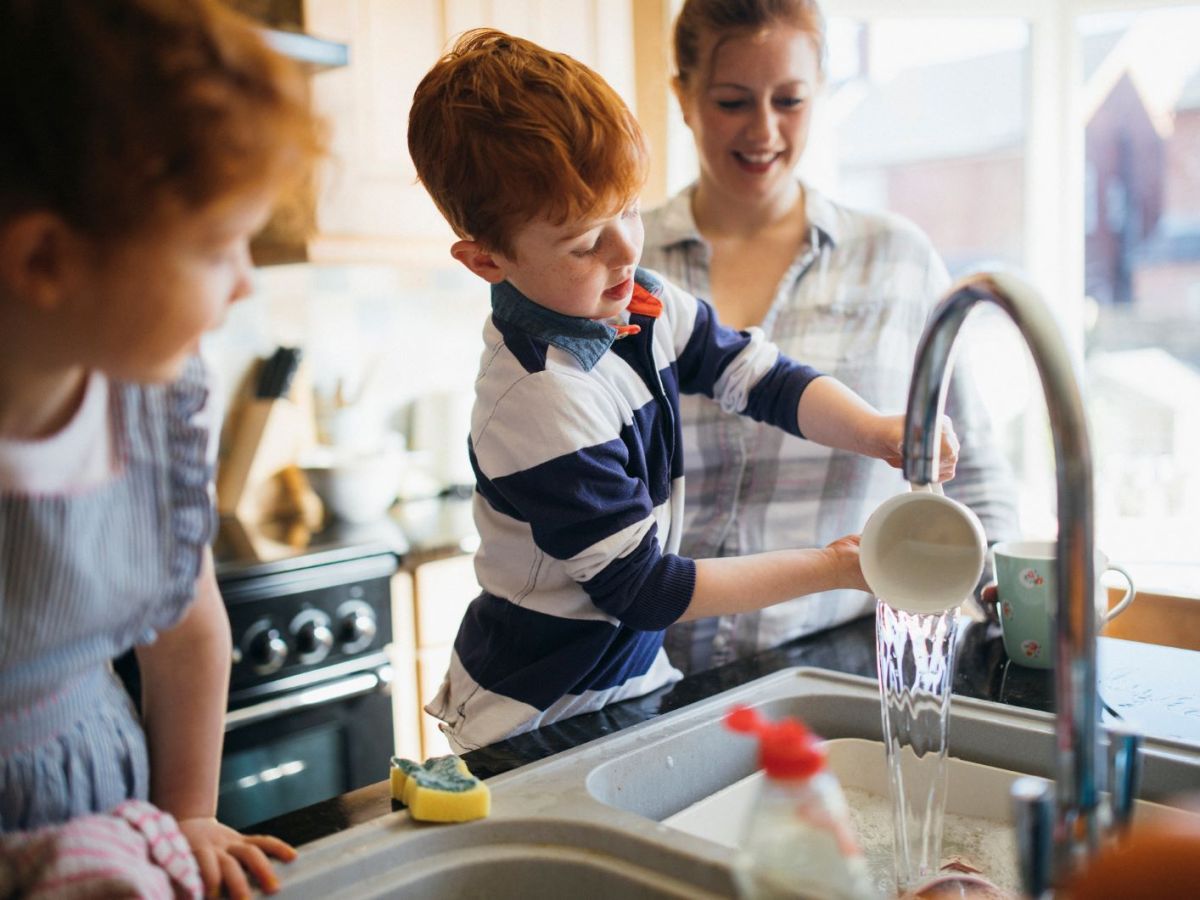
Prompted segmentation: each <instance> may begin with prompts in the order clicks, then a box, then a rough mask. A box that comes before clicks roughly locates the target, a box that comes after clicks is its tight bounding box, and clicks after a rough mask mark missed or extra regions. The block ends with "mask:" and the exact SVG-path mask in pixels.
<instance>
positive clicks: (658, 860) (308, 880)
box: [282, 668, 1200, 898]
mask: <svg viewBox="0 0 1200 900" xmlns="http://www.w3.org/2000/svg"><path fill="white" fill-rule="evenodd" d="M735 704H749V705H752V706H755V707H757V708H758V709H759V711H760V712H761V713H763V714H764V715H766V716H768V717H770V718H778V717H781V716H798V717H800V718H802V719H804V721H805V722H806V723H807V724H808V725H809V727H810V728H812V729H813V730H814V731H816V732H817V733H818V734H821V735H822V736H823V737H825V738H826V739H827V740H828V745H829V750H830V760H831V767H832V768H833V769H834V771H835V773H837V774H838V775H839V778H840V779H841V780H842V782H843V786H844V787H846V788H847V793H848V798H849V800H850V803H851V806H852V807H854V808H855V810H856V815H857V814H858V813H859V812H861V810H858V809H857V807H859V806H865V805H866V804H868V803H874V804H876V805H878V804H879V803H882V802H883V801H882V800H881V798H882V797H886V784H887V774H886V766H885V763H884V754H883V745H882V743H881V727H880V715H879V700H878V691H877V687H876V684H875V682H874V680H872V679H866V678H860V677H856V676H852V675H842V674H838V673H832V672H828V671H824V670H815V669H805V668H797V669H788V670H784V671H781V672H776V673H774V674H772V675H769V676H767V677H765V678H761V679H759V680H757V681H753V682H750V683H748V684H745V685H742V686H740V687H738V688H735V689H732V690H730V691H727V692H725V693H723V694H720V695H718V696H716V697H712V698H710V699H708V700H705V701H702V702H700V703H696V704H693V705H692V706H688V707H686V708H684V709H680V710H676V711H675V712H672V713H669V714H667V715H664V716H661V717H659V718H656V719H653V720H650V721H648V722H643V723H641V724H640V725H636V726H634V727H632V728H629V729H626V730H624V731H621V732H619V733H617V734H614V735H610V736H607V737H604V738H600V739H598V740H595V741H592V742H590V743H587V744H584V745H582V746H580V747H577V748H575V749H573V750H570V751H567V752H565V753H560V754H558V755H557V756H553V757H550V758H548V759H545V760H542V761H540V762H537V763H533V764H531V765H528V766H525V767H523V768H520V769H516V770H514V771H511V772H507V773H505V774H503V775H498V776H496V777H495V778H492V779H490V780H489V781H488V785H489V787H490V788H491V792H492V814H491V816H490V817H489V818H487V819H484V820H481V821H477V822H469V823H465V824H458V825H430V824H424V823H419V822H413V821H412V820H410V819H409V818H408V815H407V813H405V812H403V811H400V812H396V813H392V814H389V815H385V816H383V817H381V818H379V819H376V820H374V821H371V822H368V823H366V824H363V825H358V826H355V827H353V828H350V829H347V830H345V831H342V832H339V833H338V834H335V835H331V836H329V837H327V838H324V839H322V840H319V841H316V842H314V843H311V844H308V845H306V846H305V847H304V848H303V850H302V852H301V854H300V857H299V859H297V860H296V861H295V862H294V863H292V864H290V865H288V866H287V867H285V868H284V869H283V872H282V874H283V879H282V880H283V890H284V896H305V897H314V896H319V897H322V898H335V897H387V896H399V895H403V896H408V897H419V896H454V897H489V898H506V897H523V898H540V897H547V898H550V897H555V898H557V897H563V896H571V897H584V898H586V897H614V896H619V897H622V898H625V897H636V898H675V897H680V898H681V897H698V898H705V897H730V896H733V894H734V882H733V877H732V874H731V864H732V861H733V859H734V854H735V852H736V851H735V847H734V844H735V841H736V837H735V836H736V834H737V829H738V826H737V824H736V823H737V822H738V821H739V818H738V817H739V816H741V815H743V814H744V812H745V810H746V809H747V808H748V804H749V802H750V798H751V795H752V791H753V787H754V779H755V778H756V777H758V776H756V769H757V766H756V748H755V742H754V741H752V740H748V739H747V738H746V737H744V736H741V735H737V734H734V733H732V732H729V731H727V730H726V729H725V727H724V726H723V724H722V721H721V720H722V718H723V716H724V714H725V712H726V711H727V710H728V709H729V708H730V707H732V706H733V705H735ZM1053 745H1054V720H1053V717H1052V716H1050V715H1048V714H1045V713H1039V712H1034V711H1028V710H1021V709H1015V708H1013V707H1008V706H1002V705H999V704H994V703H987V702H984V701H979V700H972V699H968V698H961V697H955V698H954V701H953V703H952V705H951V724H950V752H951V766H950V787H949V794H948V805H947V813H948V819H947V830H946V848H947V851H948V852H951V853H953V852H954V848H955V847H956V846H957V845H956V843H955V841H956V839H957V837H956V835H955V834H953V831H954V829H955V828H956V827H960V824H961V827H962V828H964V829H976V830H981V832H980V833H981V834H984V835H985V843H987V844H988V845H989V846H991V847H993V849H995V847H996V845H997V842H998V841H1000V840H1001V839H1003V840H1004V841H1011V834H1010V833H1009V831H1008V827H1007V824H1006V822H1007V818H1008V812H1007V806H1008V800H1007V790H1008V785H1009V784H1010V783H1011V781H1012V780H1013V779H1014V778H1015V777H1017V776H1018V775H1036V776H1041V777H1049V776H1050V774H1051V772H1050V769H1051V760H1052V751H1053ZM1197 784H1200V747H1197V746H1195V745H1191V744H1185V743H1182V742H1175V741H1167V740H1157V739H1151V738H1147V739H1146V742H1145V750H1144V776H1143V780H1142V791H1141V796H1142V797H1143V798H1145V799H1146V800H1150V801H1157V802H1160V803H1167V804H1169V803H1170V802H1171V798H1172V796H1174V795H1176V794H1179V793H1181V792H1183V791H1184V790H1187V789H1193V790H1194V789H1195V786H1196V785H1197ZM885 808H886V807H885ZM1147 812H1149V813H1151V814H1152V812H1153V807H1152V806H1145V808H1144V809H1143V810H1142V811H1139V815H1142V814H1146V813H1147ZM989 829H990V830H989ZM989 835H992V836H995V840H993V839H992V838H991V837H989ZM885 837H886V841H887V842H890V831H889V832H888V833H887V834H886V836H885ZM864 843H867V842H864ZM1000 855H1001V856H1002V857H1007V856H1008V854H1007V850H1006V848H1001V853H1000ZM968 856H969V854H968ZM1014 865H1015V861H1014ZM989 874H991V873H989ZM995 875H996V877H997V879H998V881H1000V882H1002V883H1009V884H1012V882H1013V879H1014V878H1015V876H1014V875H1013V874H1012V871H1011V870H1007V871H1005V872H997V873H995Z"/></svg>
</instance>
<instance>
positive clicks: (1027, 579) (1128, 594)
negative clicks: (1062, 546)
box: [992, 541, 1135, 669]
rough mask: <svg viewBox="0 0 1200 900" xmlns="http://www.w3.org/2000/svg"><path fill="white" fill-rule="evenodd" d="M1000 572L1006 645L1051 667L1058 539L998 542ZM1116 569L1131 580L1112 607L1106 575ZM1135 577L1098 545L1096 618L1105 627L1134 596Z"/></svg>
mask: <svg viewBox="0 0 1200 900" xmlns="http://www.w3.org/2000/svg"><path fill="white" fill-rule="evenodd" d="M992 555H993V557H994V560H995V572H996V592H997V597H996V607H997V612H998V613H999V614H1000V630H1001V633H1002V634H1003V636H1004V650H1005V652H1006V653H1008V657H1009V659H1011V660H1012V661H1013V662H1015V663H1017V664H1018V665H1022V666H1029V667H1030V668H1034V669H1049V668H1050V667H1051V666H1052V665H1053V659H1052V656H1053V644H1054V635H1053V634H1051V630H1050V623H1051V621H1052V618H1053V615H1052V613H1053V606H1054V604H1055V603H1056V602H1057V599H1056V598H1057V596H1058V590H1057V587H1056V584H1057V578H1056V575H1055V572H1054V561H1055V559H1056V558H1057V548H1056V545H1055V543H1054V541H1005V542H1003V543H1000V544H996V546H994V547H993V548H992ZM1105 572H1116V573H1118V574H1119V575H1121V576H1122V577H1123V578H1124V579H1125V580H1126V581H1127V582H1128V585H1129V586H1128V587H1127V588H1126V590H1125V596H1123V597H1122V598H1121V600H1120V602H1119V603H1117V604H1116V605H1115V606H1114V607H1113V608H1112V609H1108V608H1107V607H1108V603H1107V598H1108V592H1107V591H1106V590H1105V589H1104V588H1102V587H1101V586H1100V576H1101V575H1103V574H1104V573H1105ZM1134 591H1135V588H1134V585H1133V578H1132V577H1130V575H1129V573H1128V572H1126V571H1125V570H1124V569H1123V568H1121V567H1120V566H1118V565H1115V564H1113V563H1110V562H1109V561H1108V557H1107V556H1105V555H1104V554H1103V553H1101V552H1100V551H1099V550H1097V551H1096V622H1097V626H1098V628H1103V627H1104V625H1106V624H1107V623H1108V622H1110V621H1112V619H1113V618H1115V617H1116V616H1118V615H1120V614H1121V613H1122V612H1124V611H1125V609H1126V608H1127V607H1128V606H1129V604H1130V603H1132V602H1133V597H1134Z"/></svg>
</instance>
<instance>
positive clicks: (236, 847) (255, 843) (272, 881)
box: [179, 818, 296, 898]
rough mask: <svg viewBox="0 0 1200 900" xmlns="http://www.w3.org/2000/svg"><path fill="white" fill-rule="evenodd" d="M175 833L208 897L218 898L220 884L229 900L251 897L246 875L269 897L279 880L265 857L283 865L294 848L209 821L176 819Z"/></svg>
mask: <svg viewBox="0 0 1200 900" xmlns="http://www.w3.org/2000/svg"><path fill="white" fill-rule="evenodd" d="M179 830H180V831H182V832H183V836H184V837H185V838H187V842H188V844H189V845H190V846H191V848H192V853H193V854H194V855H195V857H196V863H197V864H198V865H199V867H200V877H201V878H203V879H204V891H205V894H206V895H208V896H209V897H217V896H220V893H221V887H222V885H223V886H224V887H225V892H226V893H227V894H228V895H229V896H230V897H235V898H243V897H245V898H249V897H251V896H252V893H251V890H250V882H249V880H248V879H247V877H246V873H247V872H249V873H250V874H251V875H253V876H254V880H255V881H257V882H258V883H259V885H260V886H261V887H262V889H263V891H264V892H265V893H268V894H273V893H275V892H276V891H277V890H279V879H278V878H277V877H276V875H275V868H274V866H272V865H271V861H270V860H269V859H267V854H270V855H271V856H273V857H275V858H276V859H280V860H283V861H284V862H291V861H292V860H293V859H295V858H296V850H295V848H294V847H292V845H291V844H288V843H285V842H284V841H281V840H280V839H279V838H276V837H271V836H269V835H265V834H241V833H239V832H237V831H234V830H233V829H232V828H230V827H228V826H227V825H222V824H221V823H220V822H218V821H217V820H216V819H212V818H195V819H180V820H179Z"/></svg>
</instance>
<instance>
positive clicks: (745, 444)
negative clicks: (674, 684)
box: [642, 186, 1017, 672]
mask: <svg viewBox="0 0 1200 900" xmlns="http://www.w3.org/2000/svg"><path fill="white" fill-rule="evenodd" d="M693 190H694V186H693V187H692V188H688V189H686V190H684V191H683V192H681V193H679V194H677V195H676V196H675V197H673V198H672V199H670V200H669V201H668V202H667V203H665V204H664V205H663V206H661V207H659V208H658V209H655V210H653V211H651V212H649V213H647V214H646V217H645V224H646V246H645V250H644V252H643V255H642V265H644V266H646V267H647V268H650V269H656V270H658V271H659V272H661V273H662V274H663V275H665V276H666V277H667V278H668V279H669V280H671V281H673V282H675V283H676V284H678V285H679V286H680V287H682V288H683V289H684V290H686V291H688V292H689V293H691V294H693V295H695V296H698V297H703V298H709V297H711V291H710V289H709V279H708V265H709V258H710V251H709V247H708V245H707V244H706V243H705V241H704V239H703V238H702V237H701V236H700V233H699V231H698V230H697V228H696V223H695V220H694V218H693V217H692V210H691V198H692V192H693ZM805 203H806V212H807V214H808V222H809V225H810V233H809V239H808V240H807V241H806V242H805V244H804V246H803V247H802V248H801V249H800V252H799V254H798V255H797V257H796V259H795V261H794V262H793V263H792V265H791V267H790V268H789V269H788V270H787V272H786V273H785V274H784V276H783V280H782V281H781V282H780V285H779V288H778V290H777V292H776V294H775V298H774V300H773V301H772V304H771V307H770V309H769V311H768V312H767V315H766V317H765V319H764V320H763V322H762V325H761V327H762V329H763V331H764V332H765V333H766V337H767V339H768V340H770V341H772V342H774V343H775V344H777V345H778V346H779V349H780V351H781V352H783V353H786V354H787V355H788V356H790V357H791V358H793V359H795V360H797V361H799V362H803V363H805V364H807V365H810V366H812V367H813V368H815V369H817V370H819V371H821V372H825V373H827V374H829V375H833V376H834V377H836V378H838V379H839V380H840V381H842V382H843V383H845V384H847V385H849V386H850V387H851V388H853V389H854V390H855V391H857V392H858V393H859V395H861V396H862V397H864V398H865V399H866V400H867V401H868V402H870V403H872V404H873V405H874V406H875V407H876V408H877V409H879V410H881V411H883V412H887V413H897V412H903V411H904V408H905V404H906V403H907V398H908V385H909V380H910V377H911V374H912V363H913V359H914V357H915V356H916V348H917V342H918V340H919V338H920V336H921V332H922V330H923V328H924V325H925V322H926V319H927V317H928V315H929V313H930V311H931V310H932V308H933V306H934V304H935V303H936V301H937V300H938V299H939V297H940V296H941V295H942V294H943V293H944V292H945V290H946V289H947V287H948V286H949V283H950V281H949V276H948V275H947V273H946V269H945V266H944V265H943V264H942V261H941V259H940V258H939V257H938V255H937V253H936V252H935V251H934V249H933V247H932V246H931V244H930V243H929V240H928V239H927V238H926V237H925V235H924V234H922V233H921V232H920V230H919V229H917V228H916V227H915V226H914V225H912V224H911V223H909V222H907V221H906V220H904V219H902V218H900V217H898V216H895V215H891V214H887V213H875V212H870V213H868V212H861V211H858V210H853V209H849V208H847V207H845V206H841V205H839V204H836V203H834V202H832V201H831V200H829V199H828V198H826V197H824V196H822V195H821V194H819V193H817V192H816V191H814V190H813V189H812V188H809V187H807V186H805ZM956 360H957V362H956V366H955V372H954V375H953V377H952V379H951V385H950V391H949V395H948V397H947V402H946V411H947V413H948V414H949V415H950V416H951V417H952V419H953V420H954V427H955V431H956V433H957V434H958V436H959V439H960V441H961V443H962V448H961V452H960V457H959V462H958V471H957V476H956V477H955V479H954V480H953V481H952V482H950V483H949V484H948V485H947V487H946V492H947V494H949V495H950V496H953V497H955V498H956V499H958V500H959V501H961V502H963V503H966V504H967V505H968V506H970V507H971V508H972V509H973V510H974V511H975V512H976V513H977V514H978V516H979V518H980V520H981V521H982V522H983V526H984V529H985V530H986V532H987V535H988V539H989V541H997V540H1005V539H1008V538H1012V537H1015V536H1016V534H1017V512H1016V499H1015V498H1016V490H1015V485H1014V483H1013V477H1012V473H1011V470H1010V468H1009V466H1008V464H1007V462H1006V461H1005V459H1004V456H1003V454H1002V453H1001V452H1000V450H999V448H998V447H997V446H996V443H995V439H994V437H993V434H992V429H991V424H990V421H989V419H988V417H987V414H986V411H985V409H984V406H983V405H982V403H981V402H980V400H979V398H978V395H977V393H976V391H975V388H974V384H973V381H972V378H971V375H970V371H969V369H970V363H971V359H970V353H969V352H968V351H966V348H962V349H961V351H960V352H959V353H958V354H957V355H956ZM680 400H681V415H682V419H683V438H684V449H685V475H686V503H685V507H684V533H683V542H682V546H681V552H682V553H684V554H685V555H688V556H691V557H694V558H698V559H699V558H704V557H713V556H733V555H740V554H746V553H756V552H760V551H766V550H777V549H782V548H789V547H816V546H824V545H825V544H827V543H829V542H830V541H832V540H834V539H836V538H838V537H841V536H842V535H846V534H854V533H857V532H860V531H861V530H862V527H863V525H864V524H865V522H866V519H867V516H869V515H870V513H871V511H872V510H874V509H875V507H876V506H878V505H879V504H880V503H881V502H882V501H883V500H885V499H886V498H888V497H890V496H892V495H893V494H896V493H899V492H901V491H903V490H905V488H906V486H905V484H904V481H903V478H902V477H901V475H900V473H899V472H898V471H897V470H895V469H892V468H890V467H889V466H887V465H886V464H884V463H883V462H880V461H877V460H871V459H866V458H864V457H861V456H858V455H856V454H853V453H846V452H843V451H835V450H830V449H828V448H826V447H821V446H818V445H816V444H813V443H811V442H808V441H804V440H800V439H798V438H795V437H792V436H790V435H787V434H785V433H784V432H782V431H780V430H779V429H777V428H771V427H769V426H763V425H760V424H759V423H757V422H753V421H751V420H749V419H746V418H745V417H743V416H737V415H729V414H727V413H723V412H722V411H721V409H720V407H718V406H717V405H716V404H715V403H713V401H711V400H709V399H707V398H705V397H699V396H685V397H681V398H680ZM873 607H874V599H873V598H872V597H871V596H870V595H868V594H864V593H862V592H859V591H849V590H843V591H830V592H828V593H825V594H814V595H810V596H807V597H802V598H797V599H795V600H791V601H788V602H787V603H783V604H780V605H777V606H773V607H769V608H767V609H765V610H762V611H760V612H755V613H747V614H743V615H738V616H723V617H720V618H713V619H705V620H701V621H698V622H686V623H680V624H677V625H673V626H672V627H671V629H670V630H669V631H668V633H667V641H666V647H667V651H668V653H669V654H670V656H671V660H672V662H673V663H674V664H675V665H676V666H678V667H679V668H681V669H683V670H684V671H685V672H688V671H700V670H703V669H706V668H710V667H712V666H717V665H722V664H724V663H726V662H729V661H731V660H733V659H736V658H739V657H743V656H747V655H750V654H753V653H755V652H757V651H759V650H761V649H764V648H767V647H772V646H775V645H777V644H780V643H782V642H784V641H786V640H789V639H791V638H793V637H798V636H800V635H803V634H809V633H812V632H814V631H819V630H821V629H824V628H828V627H830V626H833V625H837V624H841V623H842V622H846V621H849V620H850V619H853V618H856V617H858V616H860V615H863V614H864V613H866V612H868V611H870V610H871V609H872V608H873Z"/></svg>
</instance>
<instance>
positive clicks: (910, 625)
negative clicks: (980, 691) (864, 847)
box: [875, 599, 958, 892]
mask: <svg viewBox="0 0 1200 900" xmlns="http://www.w3.org/2000/svg"><path fill="white" fill-rule="evenodd" d="M875 623H876V628H875V635H876V638H875V640H876V650H877V658H878V670H879V694H880V701H881V704H880V705H881V712H882V716H883V735H884V743H885V746H886V748H887V759H888V775H889V781H890V786H891V794H892V819H893V829H894V831H893V842H894V845H895V872H896V887H897V890H898V891H899V892H903V891H905V890H908V889H909V888H912V887H915V886H917V885H919V884H920V883H922V882H923V881H925V880H926V879H928V878H930V877H932V876H934V875H936V874H937V871H938V865H939V863H940V857H941V847H942V817H943V812H944V810H945V807H946V751H947V738H948V736H949V724H950V690H951V686H952V681H953V670H954V650H955V646H956V643H957V639H958V629H957V609H950V610H946V611H944V612H941V613H914V612H906V611H905V610H901V609H894V608H893V607H892V606H890V605H889V604H888V603H887V601H886V600H883V599H880V600H879V602H878V604H877V606H876V612H875Z"/></svg>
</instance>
